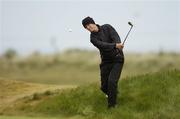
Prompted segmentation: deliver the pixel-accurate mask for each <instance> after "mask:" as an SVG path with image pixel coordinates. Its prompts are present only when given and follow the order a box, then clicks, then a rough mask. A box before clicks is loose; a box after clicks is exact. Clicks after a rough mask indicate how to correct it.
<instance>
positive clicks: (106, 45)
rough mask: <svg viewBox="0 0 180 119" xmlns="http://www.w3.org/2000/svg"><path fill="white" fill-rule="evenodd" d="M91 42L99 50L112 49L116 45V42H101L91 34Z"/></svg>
mask: <svg viewBox="0 0 180 119" xmlns="http://www.w3.org/2000/svg"><path fill="white" fill-rule="evenodd" d="M91 43H92V44H93V45H94V46H96V47H97V48H98V49H100V50H106V51H109V50H113V49H115V47H116V43H107V42H103V41H100V40H98V39H97V38H96V37H94V36H92V35H91Z"/></svg>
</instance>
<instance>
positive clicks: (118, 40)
mask: <svg viewBox="0 0 180 119" xmlns="http://www.w3.org/2000/svg"><path fill="white" fill-rule="evenodd" d="M107 27H108V30H109V34H110V38H111V39H112V40H113V41H115V42H116V43H121V38H120V37H119V35H118V33H117V32H116V30H115V29H114V28H113V27H112V26H111V25H109V24H107Z"/></svg>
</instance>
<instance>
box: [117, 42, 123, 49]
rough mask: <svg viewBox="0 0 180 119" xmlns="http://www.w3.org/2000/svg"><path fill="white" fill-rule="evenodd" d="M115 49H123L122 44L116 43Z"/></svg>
mask: <svg viewBox="0 0 180 119" xmlns="http://www.w3.org/2000/svg"><path fill="white" fill-rule="evenodd" d="M116 48H118V49H123V48H124V45H123V44H122V43H116Z"/></svg>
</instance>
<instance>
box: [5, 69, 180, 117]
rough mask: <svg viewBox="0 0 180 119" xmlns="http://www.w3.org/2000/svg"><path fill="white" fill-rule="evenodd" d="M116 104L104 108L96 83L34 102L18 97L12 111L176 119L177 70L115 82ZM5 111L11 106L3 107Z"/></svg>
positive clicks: (179, 108) (179, 98)
mask: <svg viewBox="0 0 180 119" xmlns="http://www.w3.org/2000/svg"><path fill="white" fill-rule="evenodd" d="M118 90H119V92H120V94H119V96H118V106H117V107H116V108H115V109H111V110H108V109H107V102H106V98H105V96H104V94H103V93H102V92H101V91H100V90H99V85H98V84H91V85H89V86H80V87H78V88H77V89H72V90H67V91H64V92H62V93H60V94H59V95H56V96H53V97H50V98H46V99H44V100H41V101H39V103H36V104H34V103H33V102H34V101H33V100H24V101H23V100H21V101H20V102H19V103H18V104H19V105H17V106H16V107H15V108H14V110H15V111H14V114H15V115H16V114H22V115H34V116H50V117H54V116H57V117H58V116H60V117H64V118H67V117H69V118H70V117H75V116H77V115H78V116H80V118H88V119H118V118H120V119H179V118H180V71H178V70H171V71H165V72H163V71H162V72H158V73H152V74H145V75H140V76H135V77H127V78H125V79H124V80H121V81H120V82H119V89H118ZM8 111H9V113H10V112H11V111H12V109H7V110H5V113H4V114H6V113H8Z"/></svg>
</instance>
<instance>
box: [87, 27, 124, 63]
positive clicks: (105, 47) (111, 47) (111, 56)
mask: <svg viewBox="0 0 180 119" xmlns="http://www.w3.org/2000/svg"><path fill="white" fill-rule="evenodd" d="M97 26H98V28H99V31H98V32H91V35H90V39H91V43H92V44H93V45H94V46H95V47H97V48H98V49H99V51H100V54H101V60H102V62H123V61H124V54H123V51H122V50H119V49H117V48H116V43H121V39H120V37H119V35H118V33H117V32H116V30H115V29H114V28H113V27H112V26H111V25H109V24H105V25H102V26H99V25H97Z"/></svg>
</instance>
